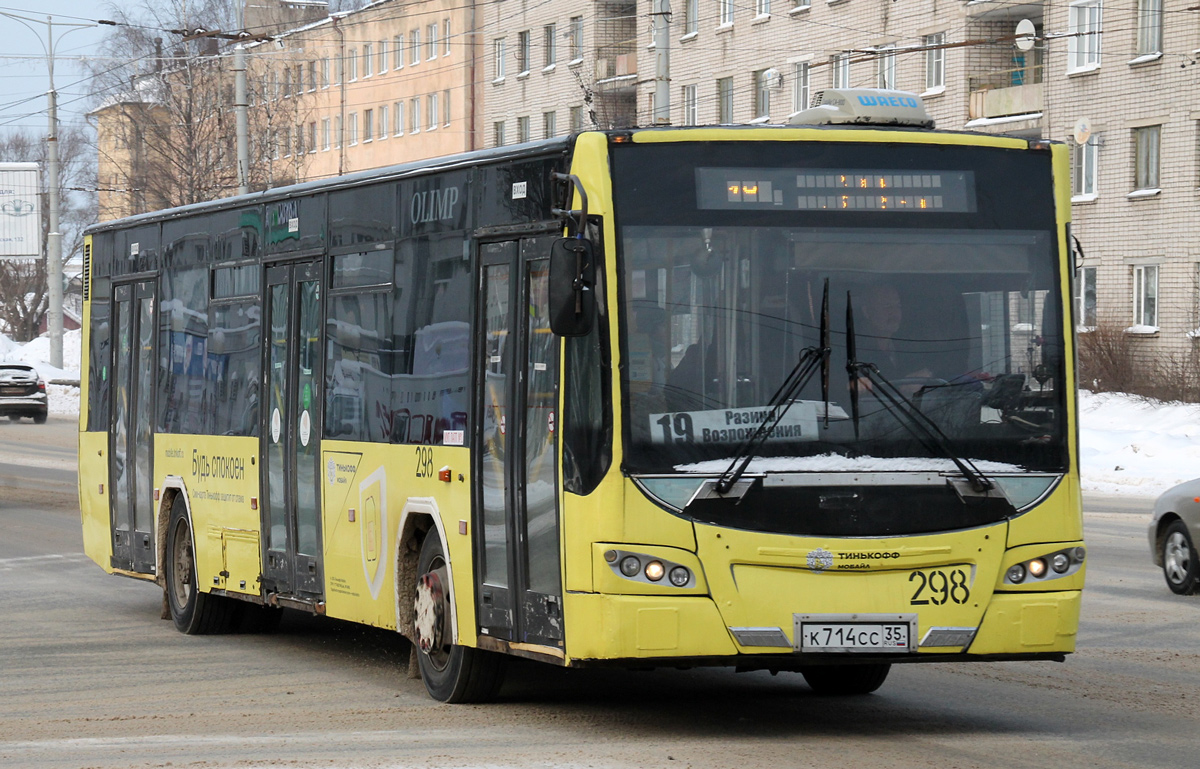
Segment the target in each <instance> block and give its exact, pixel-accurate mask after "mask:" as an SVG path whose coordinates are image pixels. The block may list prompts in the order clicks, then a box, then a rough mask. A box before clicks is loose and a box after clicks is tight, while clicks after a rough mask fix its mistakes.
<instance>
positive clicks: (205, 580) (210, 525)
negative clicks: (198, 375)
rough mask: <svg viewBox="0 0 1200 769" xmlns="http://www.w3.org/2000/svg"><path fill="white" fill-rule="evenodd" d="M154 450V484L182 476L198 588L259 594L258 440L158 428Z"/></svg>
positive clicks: (157, 486)
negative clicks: (177, 432) (189, 510)
mask: <svg viewBox="0 0 1200 769" xmlns="http://www.w3.org/2000/svg"><path fill="white" fill-rule="evenodd" d="M154 454H155V455H154V471H155V478H154V480H155V488H156V489H161V488H162V487H163V484H164V480H165V478H166V477H167V476H178V477H179V478H181V479H182V480H183V485H184V488H185V489H186V491H187V499H188V503H189V505H190V509H191V515H192V532H193V536H194V538H195V541H194V542H193V543H192V544H193V546H194V547H195V555H196V583H197V584H196V587H197V588H198V589H199V590H201V591H202V592H208V591H210V590H212V589H214V588H219V589H222V590H228V591H230V592H234V593H247V594H250V595H259V594H260V592H261V589H260V584H259V579H260V575H261V574H262V555H261V552H260V549H259V546H258V536H257V535H258V532H259V529H260V527H261V518H260V511H259V510H258V509H257V505H256V501H257V500H258V497H259V468H258V464H257V460H256V457H257V456H258V439H257V438H253V437H249V438H247V437H230V436H209V435H177V434H171V433H158V434H156V435H155V436H154ZM160 570H161V569H160ZM243 582H245V584H244V585H243V584H242V583H243Z"/></svg>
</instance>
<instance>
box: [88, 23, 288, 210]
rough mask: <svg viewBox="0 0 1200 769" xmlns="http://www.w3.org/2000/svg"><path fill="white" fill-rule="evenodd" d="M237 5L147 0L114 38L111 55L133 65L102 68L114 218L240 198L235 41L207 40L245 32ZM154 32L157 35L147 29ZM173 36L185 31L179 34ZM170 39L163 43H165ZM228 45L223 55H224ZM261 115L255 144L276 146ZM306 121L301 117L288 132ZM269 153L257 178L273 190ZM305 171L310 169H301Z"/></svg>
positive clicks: (256, 183) (99, 82)
mask: <svg viewBox="0 0 1200 769" xmlns="http://www.w3.org/2000/svg"><path fill="white" fill-rule="evenodd" d="M235 2H236V0H201V2H184V1H183V0H175V2H172V3H169V4H165V3H156V2H151V1H150V0H147V2H145V3H144V4H143V5H142V6H141V7H140V8H136V9H134V11H132V12H131V11H126V10H119V11H118V15H119V16H120V17H121V18H120V20H121V21H129V22H131V23H132V22H134V21H136V24H134V25H132V26H118V27H115V28H114V31H113V32H112V33H111V35H110V36H109V37H108V38H107V40H106V44H105V47H106V48H107V51H106V52H107V53H108V54H109V56H110V57H112V58H115V59H118V60H127V61H128V62H129V64H128V65H126V66H123V67H116V68H112V67H109V68H99V67H98V68H97V69H96V70H95V71H94V73H93V81H94V90H95V92H96V93H97V94H98V95H99V96H98V98H99V99H100V103H99V104H98V105H97V108H96V110H95V111H94V113H93V114H95V115H96V116H97V122H98V133H99V135H100V136H99V142H98V144H99V152H100V167H101V170H100V175H101V182H102V185H104V184H105V183H106V184H107V185H108V186H109V187H110V188H113V189H117V190H123V191H124V192H123V197H121V198H119V199H118V200H117V202H116V203H114V204H110V207H111V208H113V209H120V210H109V211H105V212H103V213H104V214H105V215H106V216H107V217H111V216H119V215H126V214H131V213H138V212H142V211H149V210H155V209H159V208H168V207H173V206H180V205H187V204H189V203H196V202H200V201H205V200H212V199H214V198H219V197H224V196H228V195H232V194H234V193H235V192H236V191H237V186H238V178H237V162H236V161H237V158H236V127H235V125H236V119H235V115H234V109H233V91H234V74H233V72H232V70H231V65H232V57H231V56H230V55H229V54H230V52H231V49H229V48H228V45H227V43H228V40H227V39H223V38H218V37H213V36H211V35H207V34H206V33H211V32H213V31H215V30H224V31H225V32H222V35H226V34H229V33H232V32H234V31H236V30H237V27H236V21H235V18H236V14H235ZM148 28H149V29H148ZM172 30H174V31H176V32H174V33H173V32H171V31H172ZM161 35H167V36H168V37H170V38H171V40H170V41H169V42H167V43H165V44H164V40H163V38H162V37H156V36H161ZM222 46H224V48H222ZM262 112H263V111H262V110H251V114H252V115H254V116H255V117H254V118H252V121H251V124H250V144H251V146H252V147H256V148H265V147H270V146H272V144H273V142H274V141H276V135H275V133H276V131H277V129H275V127H273V126H271V125H270V124H269V123H270V121H269V120H268V119H267V117H266V116H265V115H263V114H262ZM300 124H303V120H301V119H299V118H298V116H292V119H291V120H290V121H289V123H288V125H293V126H294V125H300ZM270 166H271V162H270V153H267V152H262V151H256V152H253V153H251V158H250V164H249V168H248V171H249V180H250V184H251V186H252V187H254V188H259V189H261V188H264V187H266V186H268V185H269V184H271V183H272V181H274V180H273V179H272V176H271V174H272V171H271V167H270ZM300 170H301V171H302V169H300Z"/></svg>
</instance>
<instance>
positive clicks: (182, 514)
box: [166, 496, 237, 635]
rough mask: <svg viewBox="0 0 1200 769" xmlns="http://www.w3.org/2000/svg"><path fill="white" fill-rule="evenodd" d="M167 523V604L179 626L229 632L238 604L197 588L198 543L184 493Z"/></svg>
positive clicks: (191, 631) (191, 630) (199, 631)
mask: <svg viewBox="0 0 1200 769" xmlns="http://www.w3.org/2000/svg"><path fill="white" fill-rule="evenodd" d="M170 521H171V522H170V524H168V527H167V564H166V566H167V575H166V577H167V579H166V582H167V604H168V605H169V606H170V608H171V619H172V620H173V621H174V622H175V628H176V629H177V630H178V631H179V632H181V633H186V634H188V635H206V634H209V633H225V632H228V631H229V630H230V629H231V628H232V626H233V623H234V621H235V620H236V619H237V616H236V610H237V606H235V605H234V603H233V602H232V601H230V600H229V599H227V598H224V597H222V596H215V595H208V594H207V593H201V592H200V591H199V590H198V589H197V580H196V547H195V542H194V538H193V536H192V525H191V521H190V519H189V518H188V514H187V506H186V505H185V504H184V502H183V498H182V497H178V496H177V497H175V501H174V502H173V503H172V504H171V519H170Z"/></svg>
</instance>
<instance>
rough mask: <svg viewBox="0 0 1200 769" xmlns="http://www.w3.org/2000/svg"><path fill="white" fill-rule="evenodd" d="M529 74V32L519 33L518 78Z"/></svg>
mask: <svg viewBox="0 0 1200 769" xmlns="http://www.w3.org/2000/svg"><path fill="white" fill-rule="evenodd" d="M528 74H529V30H527V29H526V30H522V31H520V32H518V33H517V77H520V76H521V75H528Z"/></svg>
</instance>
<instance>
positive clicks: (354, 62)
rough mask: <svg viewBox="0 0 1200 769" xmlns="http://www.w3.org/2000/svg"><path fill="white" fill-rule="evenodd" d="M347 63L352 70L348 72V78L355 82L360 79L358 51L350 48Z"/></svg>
mask: <svg viewBox="0 0 1200 769" xmlns="http://www.w3.org/2000/svg"><path fill="white" fill-rule="evenodd" d="M346 65H347V67H348V69H349V70H350V71H349V72H347V73H346V79H347V80H349V81H350V82H351V83H353V82H354V81H355V80H358V51H356V50H355V49H353V48H351V49H350V55H349V56H347V57H346Z"/></svg>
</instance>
